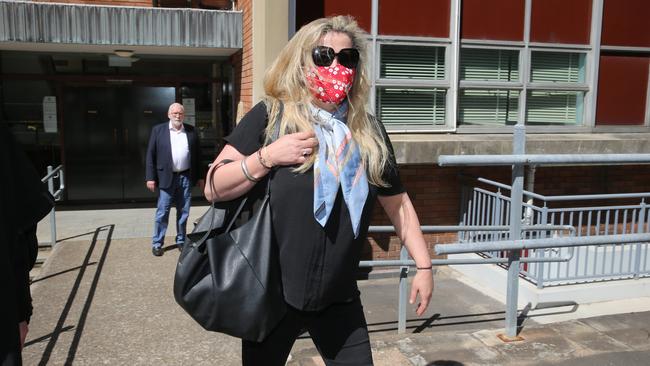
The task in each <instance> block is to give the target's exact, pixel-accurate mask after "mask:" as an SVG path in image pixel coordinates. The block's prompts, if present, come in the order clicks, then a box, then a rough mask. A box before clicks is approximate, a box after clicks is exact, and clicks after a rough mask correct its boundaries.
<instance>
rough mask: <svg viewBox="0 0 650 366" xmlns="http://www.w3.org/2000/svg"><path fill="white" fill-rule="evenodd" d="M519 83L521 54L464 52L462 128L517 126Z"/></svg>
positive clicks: (510, 51) (482, 50) (460, 104)
mask: <svg viewBox="0 0 650 366" xmlns="http://www.w3.org/2000/svg"><path fill="white" fill-rule="evenodd" d="M519 79H520V76H519V50H516V49H496V48H462V49H461V51H460V80H461V82H460V88H461V89H460V91H459V95H458V124H459V125H491V126H504V125H513V124H516V123H517V115H518V110H519V89H521V81H520V80H519Z"/></svg>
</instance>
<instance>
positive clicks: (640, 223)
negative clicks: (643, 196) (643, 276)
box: [634, 200, 648, 280]
mask: <svg viewBox="0 0 650 366" xmlns="http://www.w3.org/2000/svg"><path fill="white" fill-rule="evenodd" d="M647 206H648V205H647V204H646V203H645V200H641V205H640V207H641V209H640V210H639V219H638V220H637V221H636V232H637V233H639V234H642V233H643V228H644V227H645V220H646V213H645V212H646V210H647V209H648V208H647ZM635 255H636V258H634V279H635V280H638V279H639V274H640V273H641V243H636V254H635Z"/></svg>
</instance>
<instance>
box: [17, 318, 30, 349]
mask: <svg viewBox="0 0 650 366" xmlns="http://www.w3.org/2000/svg"><path fill="white" fill-rule="evenodd" d="M18 328H20V349H23V347H24V346H25V338H27V332H28V331H29V326H28V325H27V322H26V321H22V322H20V323H18Z"/></svg>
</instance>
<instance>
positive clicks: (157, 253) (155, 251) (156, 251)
mask: <svg viewBox="0 0 650 366" xmlns="http://www.w3.org/2000/svg"><path fill="white" fill-rule="evenodd" d="M151 253H152V254H153V255H155V256H156V257H160V256H162V255H163V253H164V250H163V248H162V247H153V248H151Z"/></svg>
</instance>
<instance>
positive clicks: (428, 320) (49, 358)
mask: <svg viewBox="0 0 650 366" xmlns="http://www.w3.org/2000/svg"><path fill="white" fill-rule="evenodd" d="M138 210H140V211H138ZM138 210H118V211H120V212H117V213H115V212H112V211H111V210H102V211H87V212H83V211H69V212H60V213H59V216H58V225H57V226H58V227H59V233H60V234H61V235H59V237H60V238H64V239H65V240H62V241H60V242H59V244H58V245H57V246H56V247H55V249H54V250H53V251H52V252H51V253H50V256H49V258H48V260H47V261H46V263H45V266H44V267H43V269H42V271H41V273H40V274H39V276H38V277H37V278H36V279H35V281H34V283H33V285H32V293H33V297H34V317H33V319H32V322H31V324H30V332H29V335H28V339H27V345H26V347H25V350H24V359H25V364H26V365H62V364H75V365H77V364H78V365H97V364H106V365H226V366H228V365H238V364H240V363H241V361H240V355H239V351H240V345H239V341H238V340H237V339H234V338H231V337H228V336H225V335H222V334H218V333H210V332H206V331H204V330H203V329H201V328H200V327H199V326H198V325H196V324H195V323H194V322H193V321H192V320H191V319H190V318H189V316H187V315H186V314H185V313H183V311H182V309H181V308H180V307H179V306H178V305H177V304H176V303H175V302H174V299H173V296H172V290H171V288H172V280H173V273H174V267H175V263H176V260H177V258H178V253H179V252H178V251H177V250H176V249H174V248H169V249H170V250H167V251H166V252H165V255H164V256H163V257H153V256H152V255H151V252H150V244H149V243H150V239H149V238H148V235H149V234H148V233H143V232H144V231H146V229H144V231H142V232H141V231H139V230H143V229H142V226H146V225H152V224H151V221H152V219H151V218H152V217H153V210H148V211H147V209H138ZM203 210H204V209H203V208H195V209H194V210H193V212H192V216H193V217H196V216H198V215H200V214H201V213H202V212H203ZM127 211H129V212H127ZM172 231H173V229H172ZM41 234H42V236H41V240H42V237H46V240H47V235H48V234H49V229H48V228H47V225H46V224H45V225H41V227H39V235H41ZM171 234H173V232H172V233H171ZM66 238H68V239H66ZM170 242H171V241H170ZM359 285H360V289H361V292H362V299H363V303H364V309H365V312H366V316H367V320H368V324H369V330H370V335H371V342H372V347H373V355H374V358H375V363H376V365H391V366H397V365H551V364H563V365H564V364H566V365H648V364H650V361H648V360H650V311H643V312H632V313H629V312H628V313H624V314H618V315H605V316H599V317H591V318H584V319H579V317H580V316H582V315H581V314H582V313H581V307H577V308H575V307H565V308H555V309H550V310H546V311H544V312H542V311H526V317H523V318H522V321H523V324H522V325H523V329H522V331H521V333H520V335H521V336H522V337H523V338H524V340H523V341H521V342H513V343H504V342H502V341H501V340H500V339H499V338H497V334H499V333H501V332H502V331H503V325H504V314H505V312H504V309H505V306H504V305H503V303H501V302H499V301H497V300H496V299H494V298H493V297H491V296H488V295H486V294H484V293H482V292H480V291H477V290H476V289H474V288H473V287H472V286H468V285H467V284H465V283H464V281H463V279H462V278H459V274H458V273H457V272H455V271H453V270H451V269H449V268H446V267H445V268H440V269H438V271H437V274H436V291H435V293H434V299H433V303H432V304H431V307H430V309H429V311H428V312H427V313H426V314H425V315H424V316H422V317H416V316H415V314H414V313H413V312H412V311H410V312H409V314H408V315H407V318H408V323H407V325H408V329H407V334H403V335H398V334H397V331H396V329H397V279H396V278H384V279H371V280H364V281H360V282H359ZM637 301H638V302H640V303H641V304H650V301H648V299H638V300H637ZM610 306H615V305H614V304H610ZM548 313H551V314H550V315H545V314H548ZM553 313H554V314H553ZM560 316H561V317H563V318H559V317H560ZM568 316H574V317H575V319H573V320H564V321H561V322H553V319H554V317H557V319H566V318H567V317H568ZM543 323H544V324H543ZM288 364H289V365H320V364H322V361H321V360H320V358H319V357H318V354H317V351H316V350H315V348H314V347H313V344H312V343H311V340H310V339H309V338H308V336H307V335H304V336H303V338H301V339H299V340H298V342H297V343H296V344H295V346H294V348H293V350H292V359H291V360H290V361H289V363H288Z"/></svg>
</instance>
